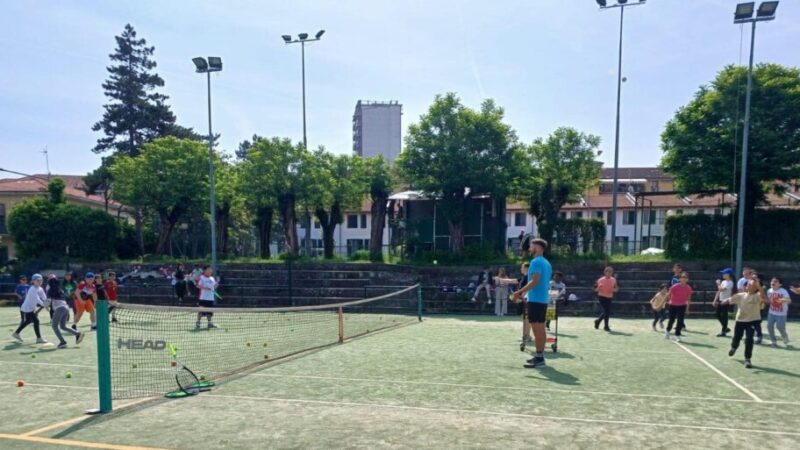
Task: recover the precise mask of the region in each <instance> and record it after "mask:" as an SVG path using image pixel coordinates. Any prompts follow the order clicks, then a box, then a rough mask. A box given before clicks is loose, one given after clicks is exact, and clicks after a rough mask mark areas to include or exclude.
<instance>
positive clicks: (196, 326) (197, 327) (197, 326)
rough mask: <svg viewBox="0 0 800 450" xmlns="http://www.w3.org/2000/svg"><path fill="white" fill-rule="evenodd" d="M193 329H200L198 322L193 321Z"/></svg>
mask: <svg viewBox="0 0 800 450" xmlns="http://www.w3.org/2000/svg"><path fill="white" fill-rule="evenodd" d="M194 329H195V330H199V329H200V322H195V323H194Z"/></svg>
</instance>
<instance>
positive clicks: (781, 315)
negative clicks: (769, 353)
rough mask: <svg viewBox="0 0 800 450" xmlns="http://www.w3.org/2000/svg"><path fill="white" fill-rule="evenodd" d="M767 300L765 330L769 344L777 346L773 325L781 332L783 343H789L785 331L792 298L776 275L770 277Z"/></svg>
mask: <svg viewBox="0 0 800 450" xmlns="http://www.w3.org/2000/svg"><path fill="white" fill-rule="evenodd" d="M767 302H768V304H769V313H768V315H767V331H768V332H769V340H770V345H772V346H773V347H777V345H778V344H777V343H776V341H777V340H776V339H775V327H776V326H777V327H778V331H779V332H780V333H781V337H782V338H783V343H784V344H785V345H789V335H788V334H787V333H786V317H787V316H788V315H789V303H792V299H791V298H790V297H789V293H788V292H786V289H784V288H783V282H782V281H781V279H780V278H778V277H772V281H771V282H770V288H769V290H768V291H767Z"/></svg>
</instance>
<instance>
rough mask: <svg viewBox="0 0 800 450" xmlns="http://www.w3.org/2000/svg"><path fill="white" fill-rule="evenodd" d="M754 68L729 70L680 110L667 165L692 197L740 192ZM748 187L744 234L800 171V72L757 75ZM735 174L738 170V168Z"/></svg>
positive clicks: (665, 143) (776, 69)
mask: <svg viewBox="0 0 800 450" xmlns="http://www.w3.org/2000/svg"><path fill="white" fill-rule="evenodd" d="M746 83H747V68H745V67H739V66H727V67H725V68H724V69H723V70H722V71H720V72H719V73H718V74H717V77H716V78H715V79H714V80H713V81H712V82H711V83H710V84H708V85H704V86H701V87H700V89H699V90H698V91H697V93H696V94H695V96H694V98H693V99H692V100H691V101H690V102H689V103H688V104H686V105H685V106H683V107H681V108H680V109H678V111H677V112H676V113H675V117H673V118H672V119H671V120H670V121H669V122H667V125H666V127H665V129H664V132H663V133H662V134H661V149H662V150H663V152H664V155H663V158H662V160H661V167H662V168H663V169H664V170H665V171H667V172H669V173H671V174H672V175H674V176H675V184H676V188H677V189H678V190H679V191H681V192H683V193H687V194H692V193H702V192H703V191H707V190H713V189H725V190H726V191H728V192H738V189H739V181H740V176H741V140H742V130H743V123H744V105H745V86H746ZM750 114H751V115H750V139H749V151H748V161H747V180H746V182H745V190H746V198H745V205H744V208H745V217H746V226H745V230H746V231H747V232H749V230H752V226H751V218H752V214H753V211H754V210H755V207H756V205H759V204H763V203H764V201H765V200H766V195H767V193H768V192H770V191H777V192H780V191H782V190H783V189H785V188H784V186H783V185H782V184H781V183H775V182H776V181H781V182H790V181H792V180H795V179H796V178H797V176H798V173H800V68H796V67H785V66H781V65H779V64H759V65H758V66H757V67H756V68H755V69H754V70H753V91H752V99H751V113H750ZM734 168H735V169H734Z"/></svg>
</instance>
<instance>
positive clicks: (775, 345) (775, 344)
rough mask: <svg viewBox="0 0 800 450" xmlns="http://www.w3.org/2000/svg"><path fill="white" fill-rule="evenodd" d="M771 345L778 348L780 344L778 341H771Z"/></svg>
mask: <svg viewBox="0 0 800 450" xmlns="http://www.w3.org/2000/svg"><path fill="white" fill-rule="evenodd" d="M769 346H770V347H772V348H776V347H777V346H778V343H777V342H775V341H772V342H770V343H769Z"/></svg>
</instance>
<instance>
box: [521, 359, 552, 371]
mask: <svg viewBox="0 0 800 450" xmlns="http://www.w3.org/2000/svg"><path fill="white" fill-rule="evenodd" d="M524 367H525V368H526V369H541V368H542V367H547V363H546V362H545V361H544V356H534V357H533V358H532V359H529V360H528V361H527V364H525V366H524Z"/></svg>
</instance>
